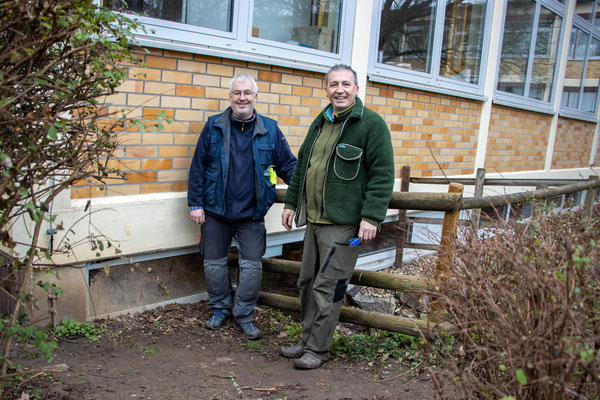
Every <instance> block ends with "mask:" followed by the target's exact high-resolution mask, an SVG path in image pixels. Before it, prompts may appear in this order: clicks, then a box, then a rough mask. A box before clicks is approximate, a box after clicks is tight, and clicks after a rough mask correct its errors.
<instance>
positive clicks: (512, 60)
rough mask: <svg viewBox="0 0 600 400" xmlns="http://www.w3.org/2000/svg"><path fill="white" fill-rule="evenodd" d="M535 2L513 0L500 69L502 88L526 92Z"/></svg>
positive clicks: (500, 86)
mask: <svg viewBox="0 0 600 400" xmlns="http://www.w3.org/2000/svg"><path fill="white" fill-rule="evenodd" d="M534 17H535V3H534V2H533V1H531V0H509V1H508V4H507V6H506V19H505V21H506V22H505V23H504V37H503V39H502V53H501V56H500V72H499V73H498V90H501V91H503V92H507V93H512V94H517V95H521V96H523V95H524V94H525V79H526V77H527V64H528V62H529V49H530V47H531V39H532V38H531V37H532V35H531V33H532V31H533V19H534Z"/></svg>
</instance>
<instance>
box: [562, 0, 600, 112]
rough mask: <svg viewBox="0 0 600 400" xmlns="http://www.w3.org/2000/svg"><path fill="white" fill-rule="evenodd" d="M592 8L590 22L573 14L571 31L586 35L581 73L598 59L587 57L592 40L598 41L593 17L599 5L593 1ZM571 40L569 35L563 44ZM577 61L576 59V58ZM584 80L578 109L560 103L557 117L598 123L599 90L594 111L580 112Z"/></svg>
mask: <svg viewBox="0 0 600 400" xmlns="http://www.w3.org/2000/svg"><path fill="white" fill-rule="evenodd" d="M594 7H596V8H595V9H593V12H592V21H586V20H585V19H584V18H582V17H580V16H579V15H577V14H575V15H573V26H572V27H571V31H572V30H573V29H574V28H576V29H579V30H580V31H583V32H584V33H586V34H587V35H588V42H587V46H586V49H587V53H586V54H585V58H584V63H583V72H584V73H585V72H586V71H587V64H588V61H589V60H590V59H594V60H597V59H599V58H600V57H591V56H590V55H589V51H590V50H589V49H590V45H591V43H592V39H593V38H595V39H596V40H598V41H600V29H599V28H597V27H594V18H593V16H594V15H595V12H596V11H600V4H599V3H598V1H594ZM570 40H571V35H569V37H568V38H565V42H566V44H567V45H569V43H570ZM569 59H570V58H568V57H567V63H568V61H569ZM576 59H577V58H576ZM584 80H585V79H582V82H581V83H582V85H581V88H580V89H579V99H580V102H579V108H578V109H574V108H571V107H566V106H563V105H562V101H561V103H560V112H559V115H560V116H563V117H567V118H575V119H580V120H584V121H589V122H598V119H597V115H598V111H599V110H598V109H599V108H600V88H599V90H598V94H597V95H596V105H595V107H594V108H595V109H594V111H581V105H582V102H581V100H582V99H583V91H584V89H585V86H584V85H583V83H584ZM562 94H563V93H562V92H561V96H562Z"/></svg>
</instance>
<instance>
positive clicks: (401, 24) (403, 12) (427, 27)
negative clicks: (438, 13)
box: [378, 0, 437, 73]
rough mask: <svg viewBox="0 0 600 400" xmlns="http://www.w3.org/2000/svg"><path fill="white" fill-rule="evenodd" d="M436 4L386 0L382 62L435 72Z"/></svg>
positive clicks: (423, 0)
mask: <svg viewBox="0 0 600 400" xmlns="http://www.w3.org/2000/svg"><path fill="white" fill-rule="evenodd" d="M436 7H437V1H436V0H396V1H394V0H385V1H384V2H383V5H382V9H381V25H380V33H379V48H378V50H379V52H378V62H380V63H383V64H388V65H394V66H397V67H401V68H407V69H411V70H415V71H420V72H427V73H430V72H431V58H432V54H431V53H432V49H433V34H434V28H435V10H436Z"/></svg>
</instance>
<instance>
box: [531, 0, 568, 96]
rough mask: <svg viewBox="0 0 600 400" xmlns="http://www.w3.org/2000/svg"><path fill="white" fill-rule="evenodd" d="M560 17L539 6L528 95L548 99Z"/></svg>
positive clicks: (554, 63) (552, 77) (558, 38)
mask: <svg viewBox="0 0 600 400" xmlns="http://www.w3.org/2000/svg"><path fill="white" fill-rule="evenodd" d="M561 21H562V19H561V18H560V17H559V16H558V15H556V14H554V13H553V12H551V11H550V10H548V9H546V8H544V7H541V10H540V20H539V23H538V29H537V38H536V42H535V57H534V59H533V70H532V76H531V86H530V87H529V97H531V98H534V99H538V100H543V101H550V94H551V92H552V81H553V80H554V66H555V65H556V58H557V57H556V56H557V53H558V43H559V40H560V37H559V35H560V24H561Z"/></svg>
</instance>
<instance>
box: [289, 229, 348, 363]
mask: <svg viewBox="0 0 600 400" xmlns="http://www.w3.org/2000/svg"><path fill="white" fill-rule="evenodd" d="M357 231H358V227H357V226H355V225H321V224H312V223H310V222H309V223H307V226H306V235H305V237H304V254H303V255H302V267H301V270H300V277H299V278H298V288H299V289H300V303H301V312H300V319H301V322H302V336H301V342H302V344H303V345H304V351H307V352H310V353H312V354H314V355H315V356H317V357H319V358H320V359H322V360H327V358H328V357H329V347H330V344H331V339H332V338H333V333H334V332H335V327H336V325H337V322H338V319H339V316H340V310H341V307H342V302H343V300H344V294H345V293H346V289H347V287H348V281H349V280H350V278H351V277H352V272H353V271H354V266H355V265H356V260H357V259H358V253H359V251H360V245H359V246H355V247H350V245H349V243H348V241H349V240H350V239H351V238H353V237H355V235H356V233H357Z"/></svg>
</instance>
